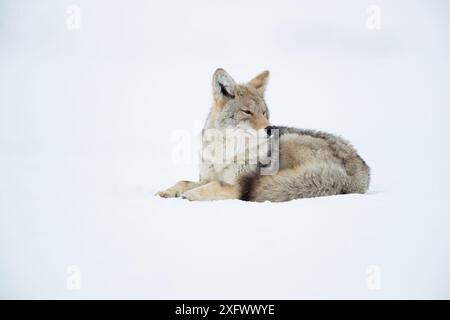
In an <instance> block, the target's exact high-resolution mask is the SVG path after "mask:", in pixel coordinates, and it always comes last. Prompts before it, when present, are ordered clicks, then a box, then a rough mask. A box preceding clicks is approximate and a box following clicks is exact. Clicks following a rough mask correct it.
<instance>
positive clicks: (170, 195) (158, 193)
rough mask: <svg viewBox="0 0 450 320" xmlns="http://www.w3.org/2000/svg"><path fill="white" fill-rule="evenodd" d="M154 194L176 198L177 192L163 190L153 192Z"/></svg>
mask: <svg viewBox="0 0 450 320" xmlns="http://www.w3.org/2000/svg"><path fill="white" fill-rule="evenodd" d="M155 196H160V197H161V198H176V197H178V196H179V194H178V193H177V192H176V191H174V190H163V191H159V192H157V193H155Z"/></svg>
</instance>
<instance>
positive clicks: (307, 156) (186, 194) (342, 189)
mask: <svg viewBox="0 0 450 320" xmlns="http://www.w3.org/2000/svg"><path fill="white" fill-rule="evenodd" d="M268 77H269V72H268V71H264V72H262V73H261V74H259V75H258V76H256V77H255V78H253V79H252V80H250V81H249V82H248V83H245V84H237V83H236V82H235V81H234V80H233V78H232V77H231V76H230V75H229V74H228V73H227V72H226V71H225V70H223V69H217V70H216V71H215V72H214V75H213V81H212V89H213V105H212V108H211V111H210V112H209V114H208V117H207V120H206V122H205V127H204V130H208V129H214V130H225V129H227V128H236V129H248V128H251V129H255V130H260V131H261V130H263V132H264V130H265V131H266V132H267V133H268V134H269V135H270V134H274V133H275V132H277V131H278V134H279V170H278V171H277V172H275V173H274V174H273V175H261V167H262V166H261V165H260V164H259V163H256V164H255V163H253V164H248V163H235V162H230V163H219V164H218V163H216V162H214V161H211V160H210V159H209V160H208V159H207V158H202V162H201V164H200V179H199V181H180V182H178V183H176V184H175V185H174V186H172V187H170V188H168V189H166V190H163V191H160V192H158V193H157V194H158V195H159V196H161V197H166V198H168V197H183V198H186V199H189V200H221V199H241V200H246V201H258V202H262V201H273V202H280V201H289V200H293V199H300V198H311V197H319V196H328V195H337V194H346V193H365V192H366V191H367V189H368V187H369V177H370V170H369V167H368V166H367V164H366V163H365V162H364V160H362V158H361V157H360V156H359V155H358V153H357V152H356V150H355V149H354V148H353V147H352V146H351V145H350V144H349V143H348V142H347V141H345V140H343V139H342V138H340V137H337V136H334V135H332V134H328V133H324V132H320V131H313V130H302V129H295V128H288V127H275V126H269V125H270V123H269V110H268V108H267V105H266V103H265V100H264V91H265V89H266V86H267V79H268ZM204 132H205V131H204ZM204 136H205V134H204ZM214 143H215V142H214V141H212V142H211V141H209V142H208V141H204V143H203V150H205V148H207V147H210V146H211V145H213V146H214Z"/></svg>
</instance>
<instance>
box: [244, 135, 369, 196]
mask: <svg viewBox="0 0 450 320" xmlns="http://www.w3.org/2000/svg"><path fill="white" fill-rule="evenodd" d="M270 129H272V130H273V129H278V130H279V135H280V171H279V172H278V173H277V174H275V175H267V176H263V175H260V174H258V173H252V174H247V175H244V176H242V177H241V178H240V188H241V197H240V199H241V200H247V201H259V202H261V201H266V200H268V201H274V202H279V201H289V200H293V199H300V198H312V197H319V196H327V195H336V194H346V193H365V192H366V191H367V189H368V187H369V178H370V169H369V167H368V166H367V164H366V163H365V162H364V160H363V159H362V158H361V157H360V156H359V155H358V154H357V152H356V151H355V149H354V148H353V147H352V146H351V145H350V144H349V143H348V142H347V141H345V140H343V139H342V138H339V137H337V136H334V135H331V134H328V133H324V132H318V131H312V130H301V129H296V128H287V127H273V126H272V127H270Z"/></svg>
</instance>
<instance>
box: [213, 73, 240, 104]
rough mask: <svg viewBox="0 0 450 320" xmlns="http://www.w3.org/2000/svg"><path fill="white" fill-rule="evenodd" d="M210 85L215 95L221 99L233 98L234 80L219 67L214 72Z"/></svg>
mask: <svg viewBox="0 0 450 320" xmlns="http://www.w3.org/2000/svg"><path fill="white" fill-rule="evenodd" d="M212 87H213V94H214V96H215V97H217V98H219V99H221V100H224V99H232V98H234V94H235V87H236V82H234V80H233V78H232V77H231V76H230V75H229V74H228V73H227V72H226V71H225V70H223V69H221V68H219V69H217V70H216V71H215V72H214V75H213V80H212Z"/></svg>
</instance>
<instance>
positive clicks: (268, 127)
mask: <svg viewBox="0 0 450 320" xmlns="http://www.w3.org/2000/svg"><path fill="white" fill-rule="evenodd" d="M273 129H275V126H267V127H265V128H264V130H265V131H266V133H267V135H268V136H269V137H270V136H271V135H272V130H273Z"/></svg>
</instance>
